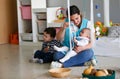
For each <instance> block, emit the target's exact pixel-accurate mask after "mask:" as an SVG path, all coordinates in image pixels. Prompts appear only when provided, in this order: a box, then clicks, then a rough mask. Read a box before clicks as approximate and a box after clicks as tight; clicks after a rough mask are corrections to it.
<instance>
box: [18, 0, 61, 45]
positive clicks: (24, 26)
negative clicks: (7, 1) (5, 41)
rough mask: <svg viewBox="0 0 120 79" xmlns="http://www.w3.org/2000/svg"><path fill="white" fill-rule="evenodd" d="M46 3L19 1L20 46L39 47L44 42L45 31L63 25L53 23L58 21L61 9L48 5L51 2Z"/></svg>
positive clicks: (43, 1) (44, 0)
mask: <svg viewBox="0 0 120 79" xmlns="http://www.w3.org/2000/svg"><path fill="white" fill-rule="evenodd" d="M46 1H47V0H17V11H18V30H19V44H20V45H39V44H41V40H43V39H42V36H43V31H44V29H45V28H46V27H59V26H60V24H61V23H54V22H53V20H55V19H56V14H55V13H56V10H57V9H58V8H59V7H53V8H52V7H51V6H49V5H46V4H49V2H50V1H48V2H46ZM56 2H57V1H56ZM51 3H52V0H51ZM51 3H50V4H51ZM23 15H24V16H23Z"/></svg>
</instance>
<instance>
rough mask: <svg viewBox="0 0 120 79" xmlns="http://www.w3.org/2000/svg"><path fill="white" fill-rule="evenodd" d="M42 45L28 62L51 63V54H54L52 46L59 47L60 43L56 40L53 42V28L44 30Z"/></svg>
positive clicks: (54, 34) (54, 31)
mask: <svg viewBox="0 0 120 79" xmlns="http://www.w3.org/2000/svg"><path fill="white" fill-rule="evenodd" d="M43 34H44V35H43V41H44V42H43V44H42V49H41V50H37V51H36V52H35V53H34V55H33V57H32V59H30V60H29V61H30V62H35V63H48V62H51V61H53V54H54V52H56V50H54V48H53V47H54V45H56V46H58V47H60V46H61V43H60V42H59V41H57V40H55V36H56V30H55V29H54V28H50V27H49V28H46V29H45V30H44V33H43Z"/></svg>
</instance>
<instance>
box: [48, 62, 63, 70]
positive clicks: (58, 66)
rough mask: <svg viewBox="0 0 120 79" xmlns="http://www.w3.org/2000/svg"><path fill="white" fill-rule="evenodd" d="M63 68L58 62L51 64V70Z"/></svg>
mask: <svg viewBox="0 0 120 79" xmlns="http://www.w3.org/2000/svg"><path fill="white" fill-rule="evenodd" d="M61 67H62V64H61V63H59V62H57V61H52V62H51V65H50V68H51V69H53V68H61Z"/></svg>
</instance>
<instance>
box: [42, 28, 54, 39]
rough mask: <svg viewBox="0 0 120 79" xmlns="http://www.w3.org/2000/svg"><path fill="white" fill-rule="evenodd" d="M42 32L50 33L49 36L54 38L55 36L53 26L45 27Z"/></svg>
mask: <svg viewBox="0 0 120 79" xmlns="http://www.w3.org/2000/svg"><path fill="white" fill-rule="evenodd" d="M44 32H46V33H47V34H50V36H51V37H52V38H55V36H56V30H55V28H53V27H48V28H46V29H45V30H44Z"/></svg>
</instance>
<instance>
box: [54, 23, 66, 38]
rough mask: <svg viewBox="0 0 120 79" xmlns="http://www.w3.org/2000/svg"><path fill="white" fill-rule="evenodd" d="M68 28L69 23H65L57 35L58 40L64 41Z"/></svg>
mask: <svg viewBox="0 0 120 79" xmlns="http://www.w3.org/2000/svg"><path fill="white" fill-rule="evenodd" d="M67 27H68V23H67V22H65V23H64V24H63V26H61V28H60V30H59V32H58V33H57V35H56V39H57V40H62V39H63V38H64V34H65V29H66V28H67Z"/></svg>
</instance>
